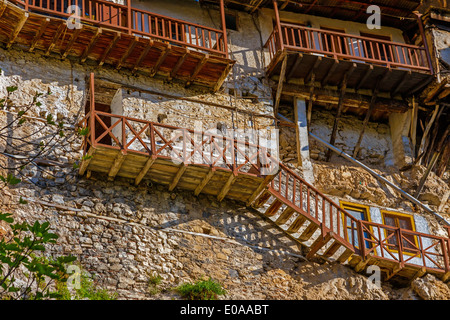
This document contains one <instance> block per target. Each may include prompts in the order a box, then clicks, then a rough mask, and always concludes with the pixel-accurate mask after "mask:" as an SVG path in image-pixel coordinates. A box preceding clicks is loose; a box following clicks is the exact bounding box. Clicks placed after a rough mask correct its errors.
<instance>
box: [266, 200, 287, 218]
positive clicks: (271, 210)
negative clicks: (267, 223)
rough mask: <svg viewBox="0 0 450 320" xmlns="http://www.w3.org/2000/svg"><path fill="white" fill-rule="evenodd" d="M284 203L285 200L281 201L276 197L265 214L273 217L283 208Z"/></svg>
mask: <svg viewBox="0 0 450 320" xmlns="http://www.w3.org/2000/svg"><path fill="white" fill-rule="evenodd" d="M282 205H283V202H281V201H280V200H278V199H275V200H274V201H273V202H272V204H271V205H270V206H269V208H267V210H266V212H264V215H265V216H266V217H273V216H274V215H275V214H276V213H277V212H278V210H279V209H280V208H281V206H282Z"/></svg>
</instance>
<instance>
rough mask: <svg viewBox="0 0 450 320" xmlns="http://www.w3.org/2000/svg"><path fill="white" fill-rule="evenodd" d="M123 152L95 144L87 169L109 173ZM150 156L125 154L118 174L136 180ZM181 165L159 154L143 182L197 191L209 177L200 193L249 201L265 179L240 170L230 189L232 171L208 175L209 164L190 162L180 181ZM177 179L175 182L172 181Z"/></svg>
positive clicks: (220, 170)
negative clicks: (228, 185)
mask: <svg viewBox="0 0 450 320" xmlns="http://www.w3.org/2000/svg"><path fill="white" fill-rule="evenodd" d="M120 152H121V151H120V150H118V149H113V148H109V147H104V146H96V147H95V149H94V151H93V153H92V154H91V156H92V158H90V159H89V160H88V164H87V166H86V168H85V170H86V171H93V172H99V173H104V174H109V173H110V172H111V169H112V168H113V167H114V166H115V159H117V157H118V156H120ZM149 159H150V156H148V155H144V154H140V153H133V152H128V153H127V154H126V155H125V156H124V159H123V162H122V163H121V165H120V169H119V170H118V171H117V173H116V176H118V177H123V178H128V179H133V180H135V179H136V178H137V177H138V176H139V174H140V173H141V171H142V170H143V169H144V167H145V166H146V164H147V162H148V161H149ZM85 161H86V160H85ZM180 168H181V167H180V165H179V164H176V163H174V162H173V161H171V160H170V159H166V158H161V157H158V158H156V159H155V161H154V162H153V163H152V165H151V167H150V169H149V170H148V171H147V172H146V174H145V175H144V176H143V178H142V181H145V180H147V181H148V180H150V181H152V182H154V183H157V184H162V185H166V186H169V189H172V188H175V187H176V188H179V189H184V190H188V191H195V190H196V189H197V187H198V186H199V185H200V184H201V183H202V181H204V179H205V178H206V179H208V178H209V180H207V181H208V182H207V183H206V184H205V185H204V186H203V188H202V189H201V190H199V192H201V193H204V194H208V195H212V196H215V197H218V196H219V195H220V194H221V192H223V193H224V196H226V198H228V199H233V200H238V201H242V202H247V200H248V199H249V198H250V197H251V196H252V195H253V193H254V192H255V191H257V189H258V187H259V186H260V185H261V183H262V182H263V181H264V177H261V176H256V175H252V174H245V173H241V172H239V173H238V174H237V176H236V179H235V180H234V181H233V182H232V184H231V186H230V187H229V188H227V187H226V184H227V182H228V180H229V179H230V176H231V175H232V172H231V170H225V169H221V168H216V169H215V170H214V172H213V174H212V175H210V177H207V176H208V174H209V172H210V170H211V169H210V167H209V166H206V165H196V164H190V165H188V166H186V169H185V170H184V171H183V173H182V175H181V176H180V177H179V179H178V180H177V175H178V172H179V170H180ZM110 180H111V178H110ZM174 181H176V183H174V184H172V183H173V182H174ZM171 186H172V188H171ZM225 188H226V189H225ZM224 189H225V190H224Z"/></svg>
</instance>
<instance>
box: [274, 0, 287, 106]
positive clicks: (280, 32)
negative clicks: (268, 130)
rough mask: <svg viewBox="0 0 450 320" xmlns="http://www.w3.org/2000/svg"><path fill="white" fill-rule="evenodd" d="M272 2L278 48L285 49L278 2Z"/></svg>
mask: <svg viewBox="0 0 450 320" xmlns="http://www.w3.org/2000/svg"><path fill="white" fill-rule="evenodd" d="M272 3H273V10H274V13H275V22H276V25H275V26H276V28H277V33H278V44H279V46H278V50H281V51H283V50H284V43H283V35H282V31H281V22H280V14H279V12H278V2H277V0H272ZM275 114H276V113H275Z"/></svg>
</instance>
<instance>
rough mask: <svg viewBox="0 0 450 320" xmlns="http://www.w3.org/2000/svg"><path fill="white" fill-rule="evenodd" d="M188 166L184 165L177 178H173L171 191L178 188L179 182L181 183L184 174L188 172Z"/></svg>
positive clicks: (180, 168) (181, 166)
mask: <svg viewBox="0 0 450 320" xmlns="http://www.w3.org/2000/svg"><path fill="white" fill-rule="evenodd" d="M187 167H188V165H187V164H184V163H182V164H181V165H180V167H179V169H178V171H177V173H176V174H175V177H174V178H173V180H172V182H171V183H170V185H169V191H172V190H173V189H175V187H176V186H177V184H178V182H179V181H180V179H181V177H182V176H183V173H184V172H185V171H186V169H187Z"/></svg>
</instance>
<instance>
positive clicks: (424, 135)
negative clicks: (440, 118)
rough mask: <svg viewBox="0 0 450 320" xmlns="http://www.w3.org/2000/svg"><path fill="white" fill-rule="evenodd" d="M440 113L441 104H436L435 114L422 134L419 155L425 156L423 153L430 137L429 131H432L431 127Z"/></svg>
mask: <svg viewBox="0 0 450 320" xmlns="http://www.w3.org/2000/svg"><path fill="white" fill-rule="evenodd" d="M438 113H439V105H436V107H435V109H434V111H433V114H432V116H431V119H430V121H429V122H428V124H427V126H426V128H425V130H424V133H423V135H422V141H421V142H420V147H419V152H418V155H419V157H423V154H424V153H425V145H426V142H427V139H428V133H429V132H430V130H431V127H432V126H433V123H434V120H435V119H436V117H437V114H438Z"/></svg>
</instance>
